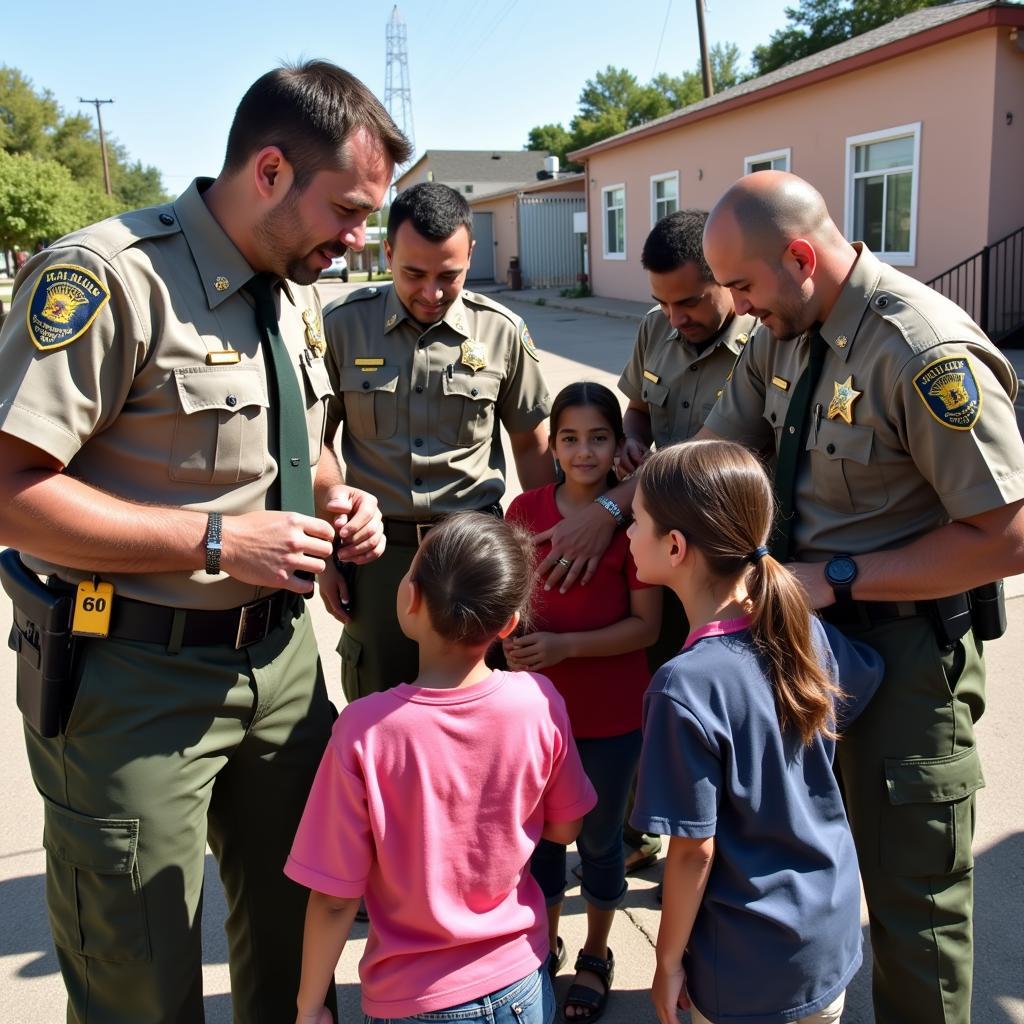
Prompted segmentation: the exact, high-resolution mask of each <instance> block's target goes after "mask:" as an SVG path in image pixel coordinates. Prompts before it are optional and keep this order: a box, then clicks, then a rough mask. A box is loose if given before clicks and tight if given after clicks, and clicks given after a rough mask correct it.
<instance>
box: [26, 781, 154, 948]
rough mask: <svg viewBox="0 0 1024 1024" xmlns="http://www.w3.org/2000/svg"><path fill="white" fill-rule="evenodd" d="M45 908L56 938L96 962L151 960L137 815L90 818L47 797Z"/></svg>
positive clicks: (58, 942)
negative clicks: (141, 875)
mask: <svg viewBox="0 0 1024 1024" xmlns="http://www.w3.org/2000/svg"><path fill="white" fill-rule="evenodd" d="M43 800H44V808H43V847H44V849H45V850H46V852H47V855H48V856H47V873H46V905H47V910H48V911H49V915H50V928H51V929H52V931H53V940H54V942H55V943H56V944H57V945H58V946H60V947H62V948H63V949H68V950H71V951H73V952H75V953H81V954H82V955H83V956H89V957H94V958H95V959H97V960H109V961H113V962H115V963H131V962H139V961H145V960H149V958H150V948H149V931H148V929H147V926H146V908H145V903H144V901H143V898H142V883H141V878H140V876H139V866H138V861H137V858H136V852H137V848H138V842H139V820H138V818H122V819H114V818H90V817H87V816H86V815H84V814H78V813H76V812H75V811H70V810H68V809H67V808H65V807H61V806H60V805H58V804H55V803H54V802H53V801H52V800H48V799H46V798H45V797H44V798H43Z"/></svg>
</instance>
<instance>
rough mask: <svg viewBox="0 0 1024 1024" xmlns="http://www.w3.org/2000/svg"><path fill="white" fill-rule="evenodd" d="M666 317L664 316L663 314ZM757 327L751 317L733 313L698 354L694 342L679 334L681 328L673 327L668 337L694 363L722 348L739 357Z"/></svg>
mask: <svg viewBox="0 0 1024 1024" xmlns="http://www.w3.org/2000/svg"><path fill="white" fill-rule="evenodd" d="M662 315H664V314H662ZM754 327H755V321H754V319H753V317H750V316H737V315H736V314H735V313H733V314H732V315H731V316H730V317H729V319H728V320H727V321H726V323H725V326H724V327H723V328H722V329H721V330H720V331H719V332H718V333H717V334H716V335H715V336H714V337H713V338H712V339H711V340H710V341H709V342H708V343H707V344H706V345H704V346H703V347H702V348H701V350H700V351H699V352H698V351H697V347H696V346H695V345H694V344H693V342H691V341H688V340H687V339H686V338H684V337H683V336H682V335H681V334H680V333H679V328H677V327H673V328H672V330H671V333H670V334H669V335H668V337H669V340H670V341H677V342H679V344H680V345H682V346H683V347H684V348H685V349H686V350H687V354H689V355H692V357H693V359H694V361H695V362H696V361H699V360H701V359H705V358H707V357H708V356H710V355H711V353H712V352H714V351H715V349H716V348H718V347H719V346H722V347H723V348H727V349H728V350H729V351H730V352H732V354H733V355H737V356H738V355H739V354H740V353H741V352H742V351H743V346H744V345H745V344H746V343H747V339H748V338H749V337H750V334H751V332H752V331H753V329H754ZM741 339H742V340H741Z"/></svg>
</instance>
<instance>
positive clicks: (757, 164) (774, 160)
mask: <svg viewBox="0 0 1024 1024" xmlns="http://www.w3.org/2000/svg"><path fill="white" fill-rule="evenodd" d="M792 152H793V151H792V150H791V149H773V150H772V151H771V152H770V153H758V154H757V155H756V156H748V157H744V159H743V173H744V174H753V173H754V171H788V170H790V169H791V168H790V166H789V159H790V156H791V154H792Z"/></svg>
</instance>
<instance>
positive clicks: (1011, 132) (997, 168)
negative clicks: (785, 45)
mask: <svg viewBox="0 0 1024 1024" xmlns="http://www.w3.org/2000/svg"><path fill="white" fill-rule="evenodd" d="M570 157H571V159H572V160H574V161H576V162H577V163H582V164H584V167H585V172H584V173H585V177H586V182H587V188H586V197H587V228H588V237H589V240H590V260H589V264H590V266H589V270H590V281H591V287H592V290H593V292H594V293H595V294H597V295H603V296H608V297H614V298H625V299H637V300H643V299H647V298H648V297H649V289H648V283H647V279H646V275H645V274H644V272H643V268H642V267H641V265H640V251H641V248H642V246H643V242H644V239H645V238H646V236H647V233H648V232H649V231H650V229H651V226H652V225H653V224H654V222H655V221H656V220H658V218H660V217H662V216H664V215H665V214H667V213H671V212H673V211H674V210H677V209H683V208H699V209H705V210H707V209H710V208H711V206H713V205H714V203H715V201H716V200H717V199H718V197H719V196H720V195H721V194H722V192H723V191H724V190H725V189H726V188H727V187H728V186H729V185H730V184H731V183H732V182H733V181H734V180H735V179H736V178H738V177H739V176H740V175H742V174H745V173H748V172H750V171H755V170H761V169H765V168H776V169H782V170H789V171H792V172H794V173H795V174H799V175H800V176H801V177H803V178H806V179H807V180H808V181H810V182H811V183H812V184H813V185H814V186H815V187H816V188H817V189H818V190H819V191H820V192H821V193H822V195H823V196H824V198H825V201H826V203H827V204H828V207H829V210H830V211H831V212H832V215H833V217H834V218H835V219H836V221H837V223H838V224H839V227H840V228H841V229H842V230H843V231H844V233H845V234H846V236H847V237H848V238H851V239H859V240H863V241H865V242H866V243H867V244H868V245H869V246H870V248H871V249H872V250H874V252H876V253H877V254H878V255H879V256H880V257H881V258H882V259H883V260H885V261H887V262H889V263H891V264H893V265H896V266H899V267H901V268H902V269H903V270H905V271H906V272H907V273H909V274H911V275H912V276H914V277H916V278H918V279H920V280H923V281H928V282H929V283H931V284H932V285H933V287H937V288H938V289H939V290H940V291H942V292H944V293H945V294H947V295H949V296H950V297H951V298H953V299H954V300H955V301H957V302H958V303H960V305H962V306H964V308H966V309H967V310H968V311H969V312H970V313H971V314H972V316H974V318H975V319H976V320H978V322H979V323H981V324H982V326H983V327H985V328H986V329H987V330H988V331H989V333H990V334H991V335H992V336H993V337H994V338H997V339H998V338H1000V337H1005V336H1007V335H1009V334H1010V333H1011V332H1013V331H1015V330H1019V329H1020V326H1021V324H1022V322H1024V187H1022V182H1024V6H1020V5H1018V4H1012V3H1007V2H1005V0H969V2H960V3H954V4H948V5H945V6H941V7H930V8H925V9H923V10H919V11H915V12H914V13H912V14H908V15H906V16H904V17H902V18H899V19H897V20H896V21H893V22H891V23H890V24H888V25H884V26H882V27H881V28H877V29H874V30H872V31H870V32H866V33H864V34H863V35H860V36H857V37H855V38H853V39H850V40H847V41H846V42H844V43H840V44H839V45H837V46H833V47H831V48H830V49H827V50H823V51H821V52H820V53H816V54H813V55H812V56H810V57H805V58H803V59H802V60H798V61H794V62H793V63H791V64H787V65H786V66H785V67H782V68H779V69H777V70H776V71H773V72H771V73H769V74H767V75H763V76H761V77H760V78H755V79H752V80H750V81H748V82H744V83H742V84H740V85H738V86H735V87H734V88H732V89H727V90H725V91H724V92H722V93H719V94H718V95H716V96H712V97H710V98H708V99H705V100H702V101H700V102H698V103H694V104H692V105H691V106H688V107H684V108H683V109H682V110H678V111H675V112H673V113H672V114H668V115H666V116H665V117H662V118H659V119H657V120H655V121H650V122H648V123H647V124H644V125H640V126H639V127H637V128H632V129H630V130H629V131H626V132H623V133H622V134H620V135H616V136H613V137H612V138H609V139H605V140H604V141H602V142H598V143H595V144H594V145H592V146H588V147H586V148H585V149H581V150H578V151H576V152H574V153H571V154H570ZM947 272H948V273H947Z"/></svg>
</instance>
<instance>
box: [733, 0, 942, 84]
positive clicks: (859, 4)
mask: <svg viewBox="0 0 1024 1024" xmlns="http://www.w3.org/2000/svg"><path fill="white" fill-rule="evenodd" d="M945 2H946V0H800V6H799V7H787V8H786V18H787V20H788V21H789V24H788V25H787V26H786V27H785V28H782V29H779V30H778V31H777V32H775V33H773V34H772V36H771V38H770V39H769V40H768V42H767V43H765V44H764V45H763V46H758V47H755V49H754V53H753V56H752V58H751V62H752V64H753V67H754V72H755V73H756V74H758V75H764V74H767V73H768V72H769V71H774V70H775V69H776V68H780V67H782V65H783V64H789V63H790V62H791V61H794V60H799V59H800V58H801V57H808V56H810V55H811V54H812V53H818V52H819V51H820V50H825V49H827V48H828V47H830V46H835V45H836V44H837V43H842V42H845V41H846V40H847V39H852V38H853V37H854V36H859V35H860V34H861V33H862V32H867V31H869V30H870V29H873V28H878V27H879V26H880V25H885V24H887V23H888V22H890V21H893V20H894V19H896V18H900V17H902V16H903V15H904V14H909V13H910V12H911V11H917V10H920V9H921V8H922V7H936V6H938V5H940V4H942V3H945Z"/></svg>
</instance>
